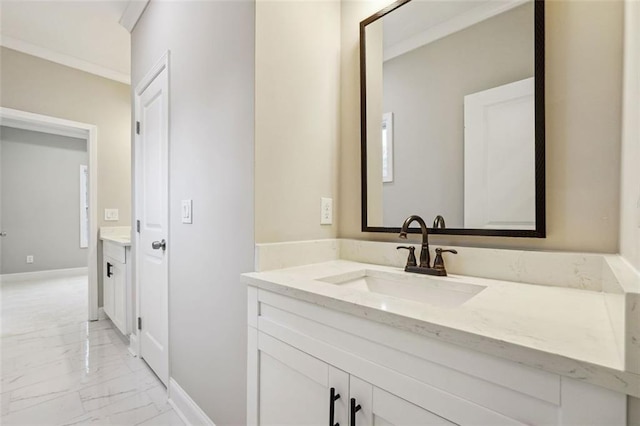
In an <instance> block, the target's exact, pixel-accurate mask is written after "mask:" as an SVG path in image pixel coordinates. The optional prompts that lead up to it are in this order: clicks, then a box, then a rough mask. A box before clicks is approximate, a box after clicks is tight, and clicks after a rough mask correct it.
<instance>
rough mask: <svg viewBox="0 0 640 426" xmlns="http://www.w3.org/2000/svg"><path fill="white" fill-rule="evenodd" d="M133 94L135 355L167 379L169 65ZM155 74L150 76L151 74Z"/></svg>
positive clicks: (161, 377)
mask: <svg viewBox="0 0 640 426" xmlns="http://www.w3.org/2000/svg"><path fill="white" fill-rule="evenodd" d="M154 74H155V77H151V81H150V82H149V83H148V85H144V86H143V89H142V91H141V92H137V94H136V120H137V122H139V123H140V124H139V125H138V124H136V127H137V130H136V146H135V150H136V152H135V158H136V187H135V196H136V216H137V220H138V221H139V226H140V228H139V229H140V231H139V233H138V234H137V244H136V250H137V251H136V280H137V283H138V290H139V293H138V297H139V305H138V306H139V317H140V326H141V327H140V328H141V329H140V330H139V331H138V333H139V339H140V356H141V357H142V358H143V359H144V360H145V361H146V362H147V364H149V366H150V367H151V368H152V369H153V371H154V372H155V373H156V374H157V375H158V377H159V378H160V380H162V381H163V382H164V384H165V385H167V383H168V380H169V352H168V343H169V318H168V316H169V314H168V312H169V309H168V293H169V292H168V288H169V285H168V281H169V277H168V254H169V247H168V246H167V239H168V216H169V214H168V188H169V187H168V165H169V162H168V148H169V143H168V142H169V134H168V127H169V125H168V123H169V121H168V120H169V114H168V111H169V109H168V108H169V104H168V75H167V74H168V69H167V67H166V65H165V66H163V67H162V69H161V70H160V71H159V72H157V73H154ZM154 74H151V75H152V76H153V75H154Z"/></svg>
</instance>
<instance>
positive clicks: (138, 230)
mask: <svg viewBox="0 0 640 426" xmlns="http://www.w3.org/2000/svg"><path fill="white" fill-rule="evenodd" d="M136 232H137V233H138V234H139V233H140V221H139V220H136Z"/></svg>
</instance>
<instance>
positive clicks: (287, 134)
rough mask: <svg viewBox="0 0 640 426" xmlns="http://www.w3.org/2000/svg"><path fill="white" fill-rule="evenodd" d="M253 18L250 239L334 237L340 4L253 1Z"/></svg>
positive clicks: (336, 191) (336, 231)
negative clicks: (323, 213)
mask: <svg viewBox="0 0 640 426" xmlns="http://www.w3.org/2000/svg"><path fill="white" fill-rule="evenodd" d="M255 22H256V52H255V58H256V64H255V67H256V86H255V111H256V112H255V126H256V127H255V143H256V145H255V155H256V164H255V206H256V216H255V229H256V242H258V243H267V242H279V241H291V240H309V239H321V238H335V237H336V236H337V233H338V225H337V220H338V217H337V216H338V214H337V213H338V154H339V148H338V141H339V131H340V130H339V123H340V117H339V93H340V3H339V2H337V1H311V0H303V1H264V0H259V1H258V2H257V3H256V21H255ZM321 197H329V198H333V207H334V210H333V211H334V213H333V225H320V198H321Z"/></svg>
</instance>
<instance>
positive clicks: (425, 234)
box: [400, 215, 431, 268]
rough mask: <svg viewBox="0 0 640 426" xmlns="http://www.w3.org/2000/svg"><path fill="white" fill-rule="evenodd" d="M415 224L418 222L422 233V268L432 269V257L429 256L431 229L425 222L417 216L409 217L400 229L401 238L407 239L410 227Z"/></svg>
mask: <svg viewBox="0 0 640 426" xmlns="http://www.w3.org/2000/svg"><path fill="white" fill-rule="evenodd" d="M413 222H418V225H420V230H421V231H422V249H421V250H420V268H430V266H429V264H430V263H431V256H430V255H429V229H428V228H427V224H426V223H425V222H424V220H423V219H422V218H421V217H420V216H417V215H411V216H409V217H408V218H407V219H406V220H405V221H404V223H403V224H402V228H401V229H400V238H407V232H408V231H409V225H411V224H412V223H413Z"/></svg>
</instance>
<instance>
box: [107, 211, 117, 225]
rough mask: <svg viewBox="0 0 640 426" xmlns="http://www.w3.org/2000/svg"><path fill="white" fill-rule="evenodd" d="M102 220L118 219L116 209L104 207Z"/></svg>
mask: <svg viewBox="0 0 640 426" xmlns="http://www.w3.org/2000/svg"><path fill="white" fill-rule="evenodd" d="M104 220H106V221H109V222H111V221H116V220H118V209H104Z"/></svg>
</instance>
